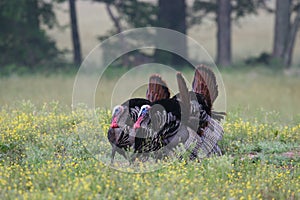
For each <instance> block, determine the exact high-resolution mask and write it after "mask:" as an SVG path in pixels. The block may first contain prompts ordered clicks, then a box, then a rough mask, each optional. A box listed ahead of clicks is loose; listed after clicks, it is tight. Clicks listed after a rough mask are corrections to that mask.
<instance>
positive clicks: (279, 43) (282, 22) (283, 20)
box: [272, 0, 291, 61]
mask: <svg viewBox="0 0 300 200" xmlns="http://www.w3.org/2000/svg"><path fill="white" fill-rule="evenodd" d="M290 9H291V0H284V1H283V0H276V12H275V27H274V43H273V53H272V55H273V58H276V59H278V60H279V61H282V60H283V54H284V51H285V48H286V44H287V39H288V36H289V31H290V15H291V12H290Z"/></svg>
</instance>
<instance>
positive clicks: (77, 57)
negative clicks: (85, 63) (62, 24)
mask: <svg viewBox="0 0 300 200" xmlns="http://www.w3.org/2000/svg"><path fill="white" fill-rule="evenodd" d="M75 1H76V0H69V6H70V18H71V29H72V41H73V60H74V63H75V64H76V65H80V64H81V60H82V57H81V47H80V39H79V33H78V26H77V13H76V6H75Z"/></svg>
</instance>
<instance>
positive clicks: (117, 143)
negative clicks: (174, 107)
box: [107, 74, 170, 163]
mask: <svg viewBox="0 0 300 200" xmlns="http://www.w3.org/2000/svg"><path fill="white" fill-rule="evenodd" d="M169 97H170V92H169V89H168V87H167V86H166V83H165V82H164V81H163V80H162V79H161V77H160V76H159V75H157V74H155V75H152V76H150V78H149V84H148V89H147V92H146V98H147V99H143V98H133V99H129V100H127V101H126V102H124V103H123V104H121V105H118V106H116V107H115V108H114V110H113V114H112V120H111V124H110V128H109V130H108V133H107V138H108V141H109V142H110V144H111V146H112V153H111V163H113V162H114V157H115V153H116V152H118V153H119V154H121V155H123V156H124V157H125V158H126V159H127V156H126V151H128V150H129V149H130V147H131V146H132V145H133V143H134V138H133V137H131V132H132V127H133V124H134V123H135V122H136V120H137V117H138V113H139V111H140V108H141V107H142V106H143V105H146V104H150V103H151V102H152V101H157V100H160V99H164V98H166V99H168V98H169Z"/></svg>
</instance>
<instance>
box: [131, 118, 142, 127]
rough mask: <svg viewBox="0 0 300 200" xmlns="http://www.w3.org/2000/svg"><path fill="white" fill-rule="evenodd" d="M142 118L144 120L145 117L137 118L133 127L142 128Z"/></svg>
mask: <svg viewBox="0 0 300 200" xmlns="http://www.w3.org/2000/svg"><path fill="white" fill-rule="evenodd" d="M142 120H143V117H139V118H138V119H137V121H136V122H135V123H134V125H133V128H135V129H137V128H140V127H141V122H142Z"/></svg>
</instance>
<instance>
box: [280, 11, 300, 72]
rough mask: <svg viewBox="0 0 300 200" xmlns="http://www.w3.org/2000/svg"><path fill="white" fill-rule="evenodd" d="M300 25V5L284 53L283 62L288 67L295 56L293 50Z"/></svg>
mask: <svg viewBox="0 0 300 200" xmlns="http://www.w3.org/2000/svg"><path fill="white" fill-rule="evenodd" d="M299 26H300V6H299V8H298V10H297V14H296V17H295V19H294V23H293V24H292V25H291V29H290V33H289V35H288V39H287V43H286V48H285V51H284V54H283V64H284V66H285V67H286V68H289V67H290V66H291V63H292V58H293V50H294V46H295V41H296V36H297V32H298V29H299Z"/></svg>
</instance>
